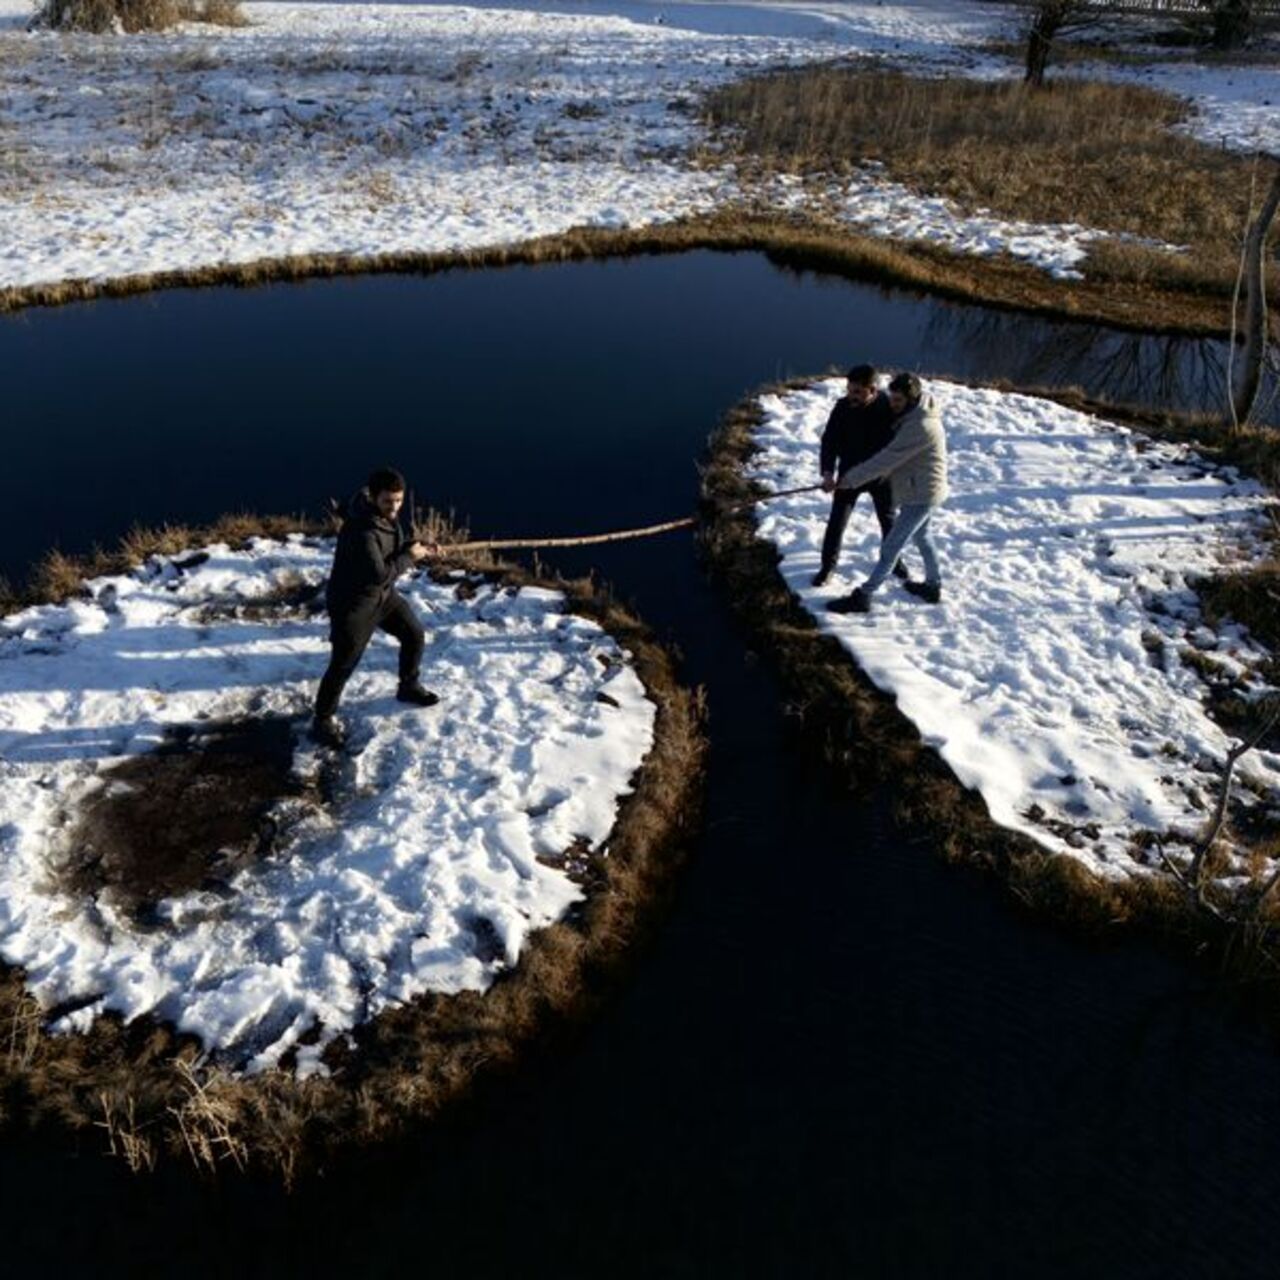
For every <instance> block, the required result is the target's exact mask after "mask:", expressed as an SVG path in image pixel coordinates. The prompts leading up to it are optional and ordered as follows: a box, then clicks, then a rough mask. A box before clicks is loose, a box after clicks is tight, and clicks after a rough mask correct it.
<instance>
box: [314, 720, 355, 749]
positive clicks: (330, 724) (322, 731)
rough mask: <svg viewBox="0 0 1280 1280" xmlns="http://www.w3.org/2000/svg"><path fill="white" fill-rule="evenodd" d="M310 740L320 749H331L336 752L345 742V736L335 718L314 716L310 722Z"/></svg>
mask: <svg viewBox="0 0 1280 1280" xmlns="http://www.w3.org/2000/svg"><path fill="white" fill-rule="evenodd" d="M311 738H312V740H313V741H314V742H318V743H319V744H320V745H321V746H322V747H332V748H333V749H334V750H335V751H337V750H338V749H339V748H340V747H341V746H342V745H343V744H344V743H345V742H346V740H347V735H346V733H345V732H344V731H343V728H342V725H340V724H339V723H338V721H337V719H336V717H334V716H316V718H315V719H314V720H312V722H311Z"/></svg>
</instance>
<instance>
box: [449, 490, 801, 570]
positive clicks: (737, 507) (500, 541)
mask: <svg viewBox="0 0 1280 1280" xmlns="http://www.w3.org/2000/svg"><path fill="white" fill-rule="evenodd" d="M821 488H822V485H820V484H807V485H803V486H802V487H801V488H799V489H781V490H779V491H778V492H777V493H765V494H761V496H760V497H758V498H751V499H750V500H749V501H747V502H738V503H735V504H734V505H733V506H731V507H728V508H726V514H729V513H733V512H737V511H745V510H746V509H747V508H748V507H754V506H755V505H756V503H758V502H773V501H774V500H775V499H777V498H791V497H794V496H795V495H796V494H798V493H813V492H814V491H815V490H817V489H821ZM697 523H698V517H697V516H683V517H681V518H680V519H679V520H665V521H663V523H662V524H647V525H644V526H643V527H641V528H639V529H617V530H615V531H613V532H612V533H588V534H582V535H579V536H578V537H573V538H486V539H483V540H482V541H479V542H446V543H443V544H442V545H441V547H440V550H441V552H442V553H443V554H445V555H448V554H450V553H453V552H457V551H534V550H540V549H543V548H546V547H592V546H598V545H599V544H600V543H602V542H630V541H631V540H632V539H634V538H652V537H654V536H655V535H657V534H660V533H671V532H672V531H673V530H675V529H691V528H692V527H693V526H694V525H696V524H697Z"/></svg>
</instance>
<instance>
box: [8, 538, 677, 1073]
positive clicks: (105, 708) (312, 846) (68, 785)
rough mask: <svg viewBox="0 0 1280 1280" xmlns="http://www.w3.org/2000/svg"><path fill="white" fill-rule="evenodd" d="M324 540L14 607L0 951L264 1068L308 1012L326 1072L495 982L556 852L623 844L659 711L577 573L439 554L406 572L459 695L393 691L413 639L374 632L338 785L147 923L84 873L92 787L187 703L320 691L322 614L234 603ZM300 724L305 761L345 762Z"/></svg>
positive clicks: (317, 577) (87, 1011)
mask: <svg viewBox="0 0 1280 1280" xmlns="http://www.w3.org/2000/svg"><path fill="white" fill-rule="evenodd" d="M330 555H331V547H330V546H326V545H325V544H324V543H322V542H315V541H303V540H301V539H295V540H292V541H290V542H288V543H273V542H265V541H264V542H258V543H256V544H255V545H254V546H253V547H252V549H250V550H247V551H231V550H228V549H227V548H226V547H225V546H214V547H211V548H209V558H208V559H206V560H205V561H204V562H203V563H200V564H198V565H191V566H190V567H187V568H185V569H184V568H179V567H176V566H175V562H173V561H168V560H154V561H152V562H151V563H150V564H149V565H148V566H147V567H146V568H144V569H143V570H139V571H137V572H136V573H133V574H130V575H127V576H122V577H115V578H104V579H98V580H95V581H94V582H92V583H91V584H90V586H91V590H92V598H85V599H77V600H74V601H72V602H71V603H69V604H66V605H64V606H57V607H55V606H46V607H41V608H37V609H31V610H28V611H26V612H24V613H22V614H18V615H14V616H11V617H9V618H7V619H4V620H3V621H0V778H2V779H3V785H2V786H0V956H3V958H4V960H5V961H6V962H8V963H9V964H13V965H21V966H22V967H23V968H24V969H25V970H26V972H27V976H28V984H29V987H30V989H31V991H32V992H33V993H34V995H35V996H36V997H37V998H38V999H39V1000H40V1002H41V1003H42V1005H43V1006H44V1007H45V1008H47V1009H54V1008H57V1007H61V1006H69V1007H74V1008H75V1010H76V1011H75V1012H72V1013H69V1014H68V1015H67V1016H64V1017H62V1018H61V1020H60V1021H59V1022H58V1023H57V1027H58V1029H63V1030H66V1029H72V1028H84V1027H85V1026H87V1025H88V1024H89V1023H90V1022H91V1021H92V1020H93V1019H94V1018H95V1017H96V1016H97V1015H98V1014H99V1013H101V1012H102V1011H104V1010H114V1011H116V1012H118V1013H120V1014H122V1015H123V1016H124V1017H125V1018H133V1017H137V1016H139V1015H142V1014H154V1015H155V1016H157V1017H158V1018H161V1019H167V1020H171V1021H172V1022H174V1023H175V1024H176V1025H177V1026H178V1027H179V1028H180V1029H182V1030H185V1031H190V1032H192V1033H194V1034H195V1035H197V1036H199V1037H200V1038H201V1040H202V1041H203V1043H204V1045H205V1046H206V1047H207V1048H208V1049H209V1050H210V1051H211V1052H212V1053H213V1055H214V1058H215V1060H217V1061H220V1062H223V1063H224V1064H226V1065H228V1066H230V1067H233V1068H238V1069H247V1070H250V1071H254V1070H260V1069H262V1068H264V1067H267V1066H270V1065H272V1064H273V1063H276V1062H277V1061H278V1060H279V1059H280V1056H281V1055H282V1054H283V1053H284V1052H285V1051H286V1050H287V1049H289V1048H290V1047H291V1046H293V1045H296V1044H297V1042H298V1039H299V1037H300V1036H303V1035H306V1036H307V1039H308V1041H309V1043H308V1044H306V1045H305V1046H302V1047H301V1048H300V1050H299V1059H298V1063H299V1070H300V1071H304V1072H305V1071H309V1070H314V1069H317V1067H318V1065H319V1056H320V1054H321V1053H322V1052H323V1050H324V1048H325V1046H326V1045H327V1044H328V1042H329V1041H330V1040H332V1039H333V1037H335V1036H337V1035H340V1034H342V1033H344V1032H345V1031H347V1030H348V1029H350V1028H351V1027H353V1026H355V1025H356V1024H358V1023H360V1022H362V1021H364V1020H365V1019H367V1018H371V1017H373V1016H374V1015H376V1014H377V1013H378V1012H379V1011H380V1010H382V1009H385V1008H387V1007H388V1006H389V1005H393V1004H398V1003H400V1002H403V1001H406V1000H408V999H410V998H411V997H413V996H415V995H418V994H420V993H422V992H427V991H434V992H445V993H452V992H457V991H462V990H483V989H485V988H486V987H488V985H489V984H490V983H491V982H492V980H493V978H494V977H495V975H496V974H497V973H498V972H499V971H500V970H501V969H503V968H504V967H507V966H509V965H511V964H512V963H514V962H515V960H516V959H517V957H518V956H519V954H520V950H521V947H522V946H523V944H524V941H525V939H526V938H527V936H528V935H529V933H530V931H531V930H535V929H537V928H539V927H541V926H544V925H547V924H549V923H551V922H552V921H555V920H558V919H560V918H561V917H562V916H563V915H564V914H565V912H566V910H567V909H568V908H569V907H570V905H571V904H572V903H573V902H575V901H576V900H577V899H579V898H580V897H581V890H580V888H579V886H578V884H576V883H575V881H574V880H573V879H571V878H570V876H569V874H567V873H566V871H565V870H564V869H562V868H561V867H560V866H559V865H551V864H553V863H557V862H558V860H559V859H560V858H561V856H562V855H563V854H564V853H565V851H566V850H567V849H569V848H570V847H574V848H575V849H579V850H581V849H582V848H584V847H588V846H589V847H590V848H591V849H595V850H597V851H598V850H600V849H601V848H602V847H603V848H605V849H607V839H608V836H609V833H610V831H611V830H612V828H613V825H614V822H615V818H616V814H617V807H618V803H619V800H620V799H621V797H623V796H624V795H626V794H627V793H628V792H629V791H630V789H631V779H632V775H633V773H634V771H635V770H636V769H637V767H638V766H639V765H640V763H641V761H642V759H643V758H644V756H645V754H646V753H647V751H648V749H649V747H650V745H651V743H652V736H653V725H654V718H655V708H654V706H653V704H652V703H651V702H650V701H649V700H648V698H647V696H646V694H645V690H644V688H643V686H642V684H641V682H640V680H639V678H638V677H637V675H636V674H635V671H634V670H633V669H632V667H631V666H630V665H629V663H628V661H627V655H626V654H625V653H624V652H623V651H622V650H620V649H619V647H618V646H617V644H616V643H615V642H614V641H613V640H612V639H611V638H610V637H609V636H608V635H607V634H606V633H605V632H603V631H602V630H601V629H600V627H599V626H597V625H596V624H595V623H593V622H590V621H588V620H586V619H584V618H581V617H579V616H576V615H574V614H572V613H570V612H568V611H567V610H566V607H565V601H564V598H563V597H562V596H560V595H559V594H557V593H555V592H552V591H547V590H542V589H534V588H527V589H524V590H521V591H519V592H518V593H513V592H511V591H509V590H506V589H501V588H496V587H493V586H490V585H483V584H482V585H481V586H480V587H479V590H478V592H477V593H476V594H475V595H474V598H470V599H468V598H463V597H465V596H466V595H467V594H468V592H467V591H461V592H460V591H458V590H457V589H456V588H455V587H454V586H451V585H449V584H433V583H431V582H430V581H429V580H427V579H426V578H425V577H416V578H414V579H410V580H407V581H406V583H405V584H404V589H405V591H406V594H408V596H409V598H410V599H411V600H412V602H413V604H414V605H415V607H416V609H417V610H418V612H419V614H420V616H422V617H423V619H424V622H425V624H426V626H427V629H428V636H429V646H428V649H427V656H426V661H425V664H424V668H423V677H424V681H425V682H426V683H427V684H428V685H429V686H432V687H434V688H435V689H437V690H438V691H439V692H440V693H441V694H442V697H443V700H442V703H441V704H440V705H439V706H438V707H435V708H432V709H428V710H419V709H416V708H413V709H410V708H406V707H404V706H403V705H401V704H399V703H397V702H395V701H394V698H393V694H394V691H395V681H396V676H395V657H396V650H395V646H394V644H392V643H391V642H390V641H388V640H386V638H385V637H383V638H378V639H375V641H374V643H373V646H372V648H371V650H370V652H369V653H368V654H367V655H366V658H365V660H364V662H363V664H362V665H361V667H360V668H359V670H358V671H357V674H356V676H355V677H354V679H353V680H352V682H351V684H350V686H349V687H348V692H347V695H346V697H345V699H344V704H343V709H344V713H345V714H346V715H347V716H348V719H349V722H350V724H351V726H352V730H353V738H352V745H353V749H354V750H355V751H357V752H358V754H355V755H354V757H353V758H352V759H351V760H349V761H347V762H346V763H345V764H344V766H343V768H344V770H345V774H344V776H343V778H342V781H341V785H340V786H339V787H338V789H337V798H336V800H335V801H334V803H333V805H332V806H330V807H329V808H328V809H326V808H325V807H323V806H313V807H312V808H311V809H309V810H306V811H305V812H303V813H302V814H301V815H300V816H298V815H295V817H294V819H292V820H291V821H290V822H289V823H286V824H285V825H284V826H283V827H282V830H284V831H285V832H286V835H287V838H286V839H285V841H284V847H283V848H278V849H277V850H276V851H275V852H273V853H272V854H271V855H270V856H268V857H267V858H266V859H265V860H263V861H260V862H258V863H257V864H255V865H253V866H251V867H248V868H247V869H243V870H241V871H239V872H238V873H236V874H235V875H234V876H233V877H231V878H229V879H228V880H227V882H226V884H225V886H224V887H222V888H221V889H220V890H219V891H212V890H197V891H191V892H188V893H184V894H181V895H179V896H176V897H172V898H169V899H167V900H165V901H163V902H162V903H160V904H159V907H158V909H157V910H156V911H155V912H154V913H153V916H154V918H152V919H148V920H147V922H146V927H142V926H140V925H139V924H138V923H137V920H136V917H134V916H131V915H129V914H126V913H125V912H123V911H121V910H119V909H118V908H117V906H116V905H114V904H113V901H112V900H111V895H110V894H100V895H98V897H97V899H96V900H95V899H94V897H93V896H91V895H90V894H88V893H86V892H77V891H74V890H72V889H70V888H69V887H68V880H67V876H66V875H65V873H64V868H65V867H66V866H67V865H71V864H73V863H74V861H75V858H76V853H77V851H76V850H75V849H73V848H68V847H67V845H68V832H69V831H73V830H74V823H75V820H76V816H77V812H78V811H79V810H80V807H81V806H82V805H83V804H84V803H85V801H86V800H87V799H89V798H90V797H92V796H94V795H95V794H96V793H98V792H101V790H102V788H103V787H104V785H115V786H119V785H120V784H119V783H104V780H103V776H102V774H103V770H105V769H107V768H108V767H109V766H111V765H112V764H115V763H118V762H120V761H121V760H122V759H127V758H130V757H136V756H137V755H138V754H139V753H141V752H146V751H149V750H151V749H153V748H154V747H156V746H157V745H158V744H159V743H160V742H161V740H162V739H163V737H164V735H165V733H166V730H167V729H172V727H174V726H183V725H186V726H198V725H199V724H200V723H201V722H202V721H210V720H218V719H220V718H223V717H238V718H243V717H244V716H246V715H251V716H253V717H270V716H273V715H289V716H293V715H297V716H300V717H302V716H305V714H306V712H307V709H308V705H309V698H310V697H311V696H313V694H314V690H315V681H316V680H317V678H318V676H319V674H320V672H321V671H322V670H323V667H324V663H325V659H326V655H327V643H326V639H327V630H326V622H325V617H324V615H323V614H319V615H307V614H306V613H292V614H289V613H286V614H284V615H282V616H280V617H274V618H267V619H265V620H264V619H262V618H258V619H257V620H251V619H248V618H245V617H244V616H243V613H244V611H243V609H242V610H241V615H242V616H240V617H238V618H237V617H236V616H235V610H234V606H237V605H244V604H245V603H251V602H252V601H254V600H261V599H263V597H265V596H267V595H268V594H269V593H270V592H271V591H272V590H274V589H276V588H278V587H279V586H280V585H281V584H296V583H298V582H319V581H321V580H322V579H323V578H324V576H325V574H326V573H327V571H328V563H329V559H330ZM189 559H190V558H189V557H188V558H187V560H189ZM178 563H179V564H181V563H185V561H180V562H178ZM210 605H215V606H217V611H216V613H215V614H214V615H213V616H211V615H210V614H209V612H208V610H209V606H210ZM305 723H306V722H305V719H300V720H299V726H298V729H299V732H298V736H297V738H296V746H295V753H294V758H293V769H294V771H295V773H296V774H297V775H298V777H299V778H302V779H308V778H310V777H313V776H314V775H315V774H316V772H317V771H318V770H320V769H321V768H322V767H323V766H324V761H323V760H322V758H321V757H320V756H319V755H318V754H317V753H316V750H315V748H314V747H312V746H310V745H309V743H308V742H307V740H306V738H305V736H304V735H303V734H302V732H301V731H302V729H303V728H304V727H305ZM308 1033H309V1034H308Z"/></svg>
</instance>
